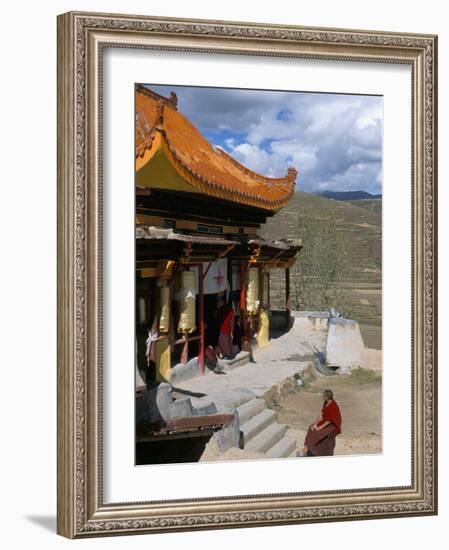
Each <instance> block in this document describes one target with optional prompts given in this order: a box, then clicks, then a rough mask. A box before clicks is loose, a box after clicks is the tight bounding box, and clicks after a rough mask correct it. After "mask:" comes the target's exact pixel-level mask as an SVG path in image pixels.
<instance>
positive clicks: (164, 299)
mask: <svg viewBox="0 0 449 550" xmlns="http://www.w3.org/2000/svg"><path fill="white" fill-rule="evenodd" d="M174 299H175V300H176V301H179V302H180V316H179V322H178V332H180V333H181V334H190V333H192V332H195V330H196V313H195V300H196V273H195V272H194V271H181V272H180V273H178V274H177V275H176V278H175V284H174ZM159 300H160V317H159V331H160V332H168V331H169V329H170V288H169V286H162V287H160V288H159ZM259 303H260V302H259V272H258V269H257V268H250V269H249V272H248V286H247V292H246V311H247V313H248V314H250V315H255V314H257V312H258V311H259Z"/></svg>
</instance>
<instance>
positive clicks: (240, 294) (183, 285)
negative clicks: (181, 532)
mask: <svg viewBox="0 0 449 550" xmlns="http://www.w3.org/2000/svg"><path fill="white" fill-rule="evenodd" d="M135 158H136V340H137V341H136V349H137V366H138V369H139V372H140V374H141V375H142V377H143V378H145V380H146V382H148V381H165V382H170V381H171V380H172V373H173V372H174V371H173V369H174V368H176V369H180V368H181V369H182V368H183V365H187V364H189V365H192V363H193V364H195V365H196V366H197V368H198V373H199V374H201V373H204V372H205V371H206V368H207V358H208V355H207V351H208V349H209V350H210V349H214V350H215V349H217V345H218V343H219V341H218V340H219V332H220V326H219V325H220V314H222V313H223V311H226V308H228V310H229V311H231V310H232V312H233V315H234V319H236V320H237V321H238V327H239V329H238V333H239V334H238V340H239V341H236V340H235V338H234V341H233V346H234V348H233V353H236V352H237V351H238V349H240V347H241V346H240V344H241V342H242V341H245V342H246V343H249V345H253V346H254V345H258V346H265V345H267V344H268V343H269V339H270V317H271V312H270V270H271V269H274V268H284V269H285V277H286V283H287V284H286V289H287V290H286V296H285V304H286V310H285V318H286V322H287V323H288V316H289V274H290V271H289V270H290V268H291V267H292V265H293V264H294V262H295V261H296V259H297V256H298V253H299V251H300V250H301V243H300V242H299V241H293V240H287V239H286V240H277V241H268V240H264V239H262V238H261V237H260V236H258V234H257V230H258V229H259V228H260V226H261V224H263V223H265V221H266V220H267V218H268V217H269V216H273V215H274V214H275V213H276V212H278V211H279V210H280V209H281V208H282V207H283V206H285V205H286V204H287V202H288V201H289V199H290V197H291V196H292V195H293V193H294V190H295V183H296V176H297V172H296V169H295V168H293V167H292V168H289V169H288V172H287V174H286V175H285V177H282V178H268V177H265V176H263V175H261V174H257V173H255V172H253V171H251V170H249V169H248V168H246V167H245V166H243V165H242V164H240V163H238V162H237V161H236V160H234V159H233V158H232V157H231V156H229V155H228V154H227V153H226V152H224V151H223V150H222V149H219V148H216V147H213V146H212V145H211V144H210V143H209V142H208V141H207V140H206V139H205V137H204V136H203V135H202V134H201V133H200V132H199V131H198V129H197V128H195V126H194V125H193V124H192V123H191V122H190V121H189V120H188V119H187V118H186V117H185V116H183V115H182V113H180V112H179V111H178V109H177V98H176V95H175V94H174V93H172V94H171V95H170V97H168V98H166V97H163V96H160V95H158V94H156V93H155V92H153V91H151V90H150V89H149V88H147V87H145V86H141V85H138V86H137V87H136V157H135ZM221 317H222V319H221V321H223V315H221ZM235 346H236V348H237V349H236V348H235Z"/></svg>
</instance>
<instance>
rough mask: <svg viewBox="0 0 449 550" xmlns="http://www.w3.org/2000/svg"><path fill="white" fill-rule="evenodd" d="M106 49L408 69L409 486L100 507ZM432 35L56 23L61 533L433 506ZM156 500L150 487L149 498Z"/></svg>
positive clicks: (150, 21)
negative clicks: (373, 64) (396, 65)
mask: <svg viewBox="0 0 449 550" xmlns="http://www.w3.org/2000/svg"><path fill="white" fill-rule="evenodd" d="M105 47H116V48H129V47H131V48H147V49H170V50H180V51H201V52H206V53H222V54H223V55H226V54H229V53H233V54H240V55H255V56H258V55H264V56H274V57H297V58H305V57H307V58H312V59H328V60H329V59H330V60H346V61H348V60H349V61H358V62H373V61H374V62H385V63H402V64H408V65H409V66H410V67H411V69H412V124H413V132H412V135H413V138H412V143H411V147H412V163H413V166H412V182H411V183H412V204H411V208H412V220H413V221H412V227H411V234H412V266H411V275H412V311H411V312H410V314H411V318H412V320H413V322H412V331H413V333H412V369H413V372H412V380H413V384H412V389H411V400H412V418H411V429H412V434H413V437H412V450H411V451H412V452H411V464H412V474H413V475H412V483H411V485H410V486H406V487H394V488H391V487H389V488H382V487H379V488H376V489H357V490H344V491H326V492H316V493H288V494H273V495H245V496H242V497H226V496H217V497H213V498H204V499H184V500H175V501H150V500H149V501H148V502H138V503H136V502H126V503H116V504H105V503H104V502H103V487H102V466H103V459H102V452H103V451H102V320H101V319H102V298H101V297H102V256H101V242H102V223H101V222H102V177H101V175H102V158H101V125H102V118H101V116H102V115H101V86H102V71H101V68H102V51H103V48H105ZM436 109H437V37H436V36H434V35H422V34H404V33H389V32H379V31H363V30H342V29H330V28H328V29H325V28H305V27H299V26H283V25H271V24H270V25H265V24H253V23H243V22H224V21H207V20H191V19H173V18H161V17H142V16H131V15H116V14H97V13H76V12H70V13H66V14H63V15H60V16H59V17H58V380H57V387H58V411H57V413H58V470H57V475H58V495H57V496H58V513H57V516H58V517H57V532H58V533H59V534H60V535H63V536H66V537H69V538H82V537H86V536H105V535H119V534H135V533H152V532H167V531H185V530H193V529H218V528H232V527H250V526H262V525H280V524H289V523H305V522H309V523H310V522H321V521H338V520H354V519H373V518H374V519H379V518H387V517H400V516H420V515H431V514H436V513H437V393H436V392H437V376H436V374H437V359H436V357H437V355H436V354H437V225H436V224H437V219H436V213H437V204H436V200H437V173H436V169H437V158H436V155H437V119H436V113H437V111H436ZM149 498H151V495H149Z"/></svg>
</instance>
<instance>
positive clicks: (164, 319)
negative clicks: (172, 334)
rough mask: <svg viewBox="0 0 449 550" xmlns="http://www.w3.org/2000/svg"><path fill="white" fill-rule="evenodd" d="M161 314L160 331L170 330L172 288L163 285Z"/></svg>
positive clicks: (160, 291)
mask: <svg viewBox="0 0 449 550" xmlns="http://www.w3.org/2000/svg"><path fill="white" fill-rule="evenodd" d="M159 299H160V304H161V315H160V317H159V330H160V332H168V331H169V329H170V288H169V287H168V286H162V287H161V288H160V289H159Z"/></svg>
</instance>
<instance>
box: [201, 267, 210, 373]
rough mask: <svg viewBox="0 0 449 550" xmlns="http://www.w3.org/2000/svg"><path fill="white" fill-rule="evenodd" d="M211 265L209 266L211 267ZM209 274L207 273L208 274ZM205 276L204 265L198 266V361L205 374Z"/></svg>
mask: <svg viewBox="0 0 449 550" xmlns="http://www.w3.org/2000/svg"><path fill="white" fill-rule="evenodd" d="M210 266H211V264H209V267H210ZM206 273H207V272H206ZM204 276H205V274H204V275H203V264H201V263H200V264H199V265H198V295H199V303H198V309H199V317H200V353H199V355H198V361H199V365H200V372H201V374H204V372H205V368H204Z"/></svg>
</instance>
